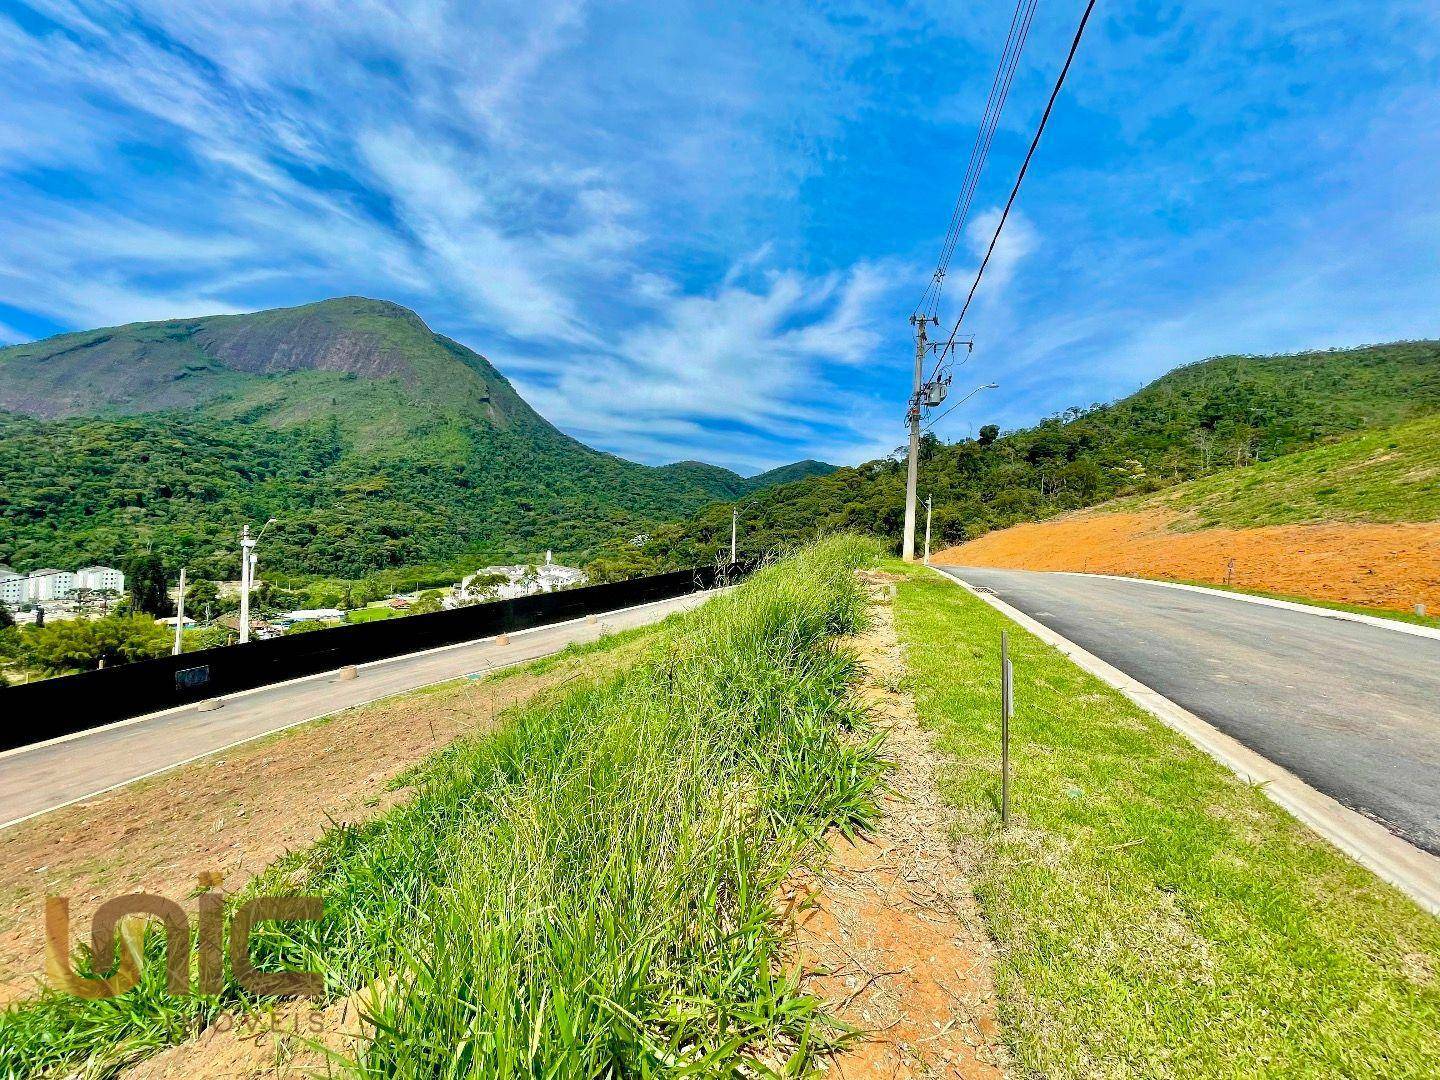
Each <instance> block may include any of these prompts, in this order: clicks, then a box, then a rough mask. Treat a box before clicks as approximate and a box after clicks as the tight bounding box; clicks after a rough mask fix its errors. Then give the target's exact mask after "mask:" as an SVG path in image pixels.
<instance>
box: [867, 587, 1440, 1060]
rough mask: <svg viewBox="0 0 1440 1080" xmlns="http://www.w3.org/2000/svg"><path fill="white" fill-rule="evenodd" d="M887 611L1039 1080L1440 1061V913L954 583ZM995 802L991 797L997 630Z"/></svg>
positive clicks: (1005, 1007) (1020, 1054)
mask: <svg viewBox="0 0 1440 1080" xmlns="http://www.w3.org/2000/svg"><path fill="white" fill-rule="evenodd" d="M896 613H897V621H898V627H899V631H900V634H901V638H902V641H903V642H904V644H905V647H906V651H907V655H908V658H909V663H910V668H911V671H912V673H913V685H914V690H915V692H916V698H917V701H918V704H919V708H920V714H921V716H922V718H923V720H924V721H925V722H926V723H927V724H929V725H930V726H931V727H932V728H933V729H934V730H935V731H937V732H938V734H939V739H940V746H941V747H942V748H943V750H944V751H946V752H947V753H948V754H949V755H952V757H953V761H952V762H950V764H949V765H948V766H942V774H941V775H942V786H943V789H944V791H945V792H946V794H947V797H948V798H949V799H951V800H953V802H954V804H955V806H956V807H957V808H958V812H959V814H960V818H961V827H960V832H959V834H958V839H959V843H960V844H961V846H962V848H963V849H965V850H966V851H967V852H968V853H969V854H970V855H971V856H972V857H973V860H972V861H973V866H974V873H975V882H976V888H977V892H978V895H979V898H980V902H981V905H982V907H983V910H984V915H985V919H986V921H987V923H988V925H989V927H990V930H991V932H992V934H993V935H994V936H995V938H996V940H997V941H998V943H999V947H1000V960H999V971H998V978H999V985H1000V989H1001V993H1002V1018H1003V1021H1004V1024H1005V1030H1006V1033H1007V1038H1008V1040H1009V1042H1010V1044H1011V1046H1012V1048H1013V1050H1014V1052H1015V1054H1016V1057H1017V1059H1018V1061H1019V1062H1020V1063H1021V1064H1022V1065H1023V1066H1024V1067H1025V1068H1026V1069H1029V1070H1033V1071H1034V1072H1035V1073H1037V1074H1043V1075H1046V1076H1049V1077H1055V1078H1058V1077H1085V1078H1087V1080H1088V1078H1093V1077H1121V1076H1125V1077H1129V1076H1146V1077H1185V1078H1186V1080H1198V1078H1201V1077H1238V1076H1246V1077H1252V1076H1274V1077H1280V1076H1284V1077H1299V1076H1317V1077H1318V1076H1325V1077H1415V1078H1417V1080H1418V1078H1420V1077H1433V1076H1435V1075H1437V1074H1440V920H1436V919H1435V918H1433V917H1432V916H1429V915H1427V914H1425V913H1424V912H1423V911H1421V910H1420V909H1419V908H1418V907H1416V906H1415V905H1414V904H1413V903H1412V902H1411V901H1410V900H1409V899H1408V898H1406V897H1404V896H1403V895H1401V894H1400V893H1399V892H1397V891H1395V890H1394V889H1391V888H1390V887H1389V886H1387V885H1384V884H1382V883H1381V882H1380V881H1379V880H1378V879H1376V878H1375V877H1374V876H1372V875H1371V874H1370V873H1369V872H1368V871H1366V870H1364V869H1362V868H1361V867H1360V866H1358V865H1357V864H1355V863H1353V862H1351V861H1350V860H1349V859H1347V858H1345V857H1344V856H1342V855H1341V854H1339V853H1338V852H1337V851H1335V850H1334V849H1333V848H1332V847H1330V846H1329V845H1328V844H1326V843H1325V842H1324V841H1322V840H1320V839H1318V838H1317V837H1315V836H1314V835H1312V834H1311V833H1309V832H1308V831H1307V830H1306V829H1304V828H1303V827H1302V826H1301V825H1299V824H1298V823H1297V822H1295V821H1294V820H1293V819H1291V818H1290V817H1289V816H1288V815H1287V814H1285V812H1284V811H1282V810H1280V809H1279V808H1278V807H1276V806H1275V805H1274V804H1272V803H1271V802H1269V801H1268V800H1267V799H1266V798H1265V797H1264V795H1263V794H1262V793H1261V792H1260V791H1259V790H1258V789H1256V788H1251V787H1247V786H1246V785H1244V784H1242V783H1240V782H1239V781H1238V780H1236V779H1235V778H1234V777H1233V776H1232V775H1231V774H1230V773H1229V772H1227V771H1226V770H1224V769H1223V768H1221V767H1220V766H1219V765H1217V764H1215V763H1214V762H1213V761H1211V760H1210V759H1209V758H1208V757H1206V756H1204V755H1203V754H1202V753H1200V752H1199V751H1198V750H1195V749H1194V748H1192V747H1191V746H1190V745H1189V744H1188V743H1187V742H1186V741H1185V740H1184V739H1182V738H1181V737H1180V736H1178V735H1176V734H1174V733H1173V732H1171V731H1170V730H1169V729H1168V728H1166V727H1164V726H1163V725H1162V724H1161V723H1160V722H1159V721H1158V720H1155V719H1153V718H1152V717H1150V716H1149V714H1147V713H1145V712H1143V711H1142V710H1140V709H1139V708H1138V707H1136V706H1134V705H1132V704H1131V703H1130V702H1129V701H1128V700H1126V699H1125V698H1124V697H1122V696H1121V695H1120V694H1119V693H1117V692H1115V691H1112V690H1111V689H1110V688H1109V687H1106V686H1105V685H1103V684H1102V683H1100V682H1099V681H1098V680H1097V679H1094V678H1092V677H1091V676H1089V675H1088V674H1086V673H1084V672H1082V671H1081V670H1080V669H1079V668H1077V667H1075V666H1074V665H1072V664H1071V663H1070V662H1069V661H1068V660H1066V659H1065V658H1064V657H1063V656H1062V655H1061V654H1060V653H1059V652H1057V651H1056V650H1054V649H1051V648H1049V647H1048V646H1045V645H1043V644H1042V643H1040V642H1039V641H1037V640H1036V639H1035V638H1033V637H1031V636H1030V635H1029V634H1027V633H1025V632H1024V631H1022V630H1020V629H1019V628H1018V627H1017V626H1015V625H1014V624H1013V623H1010V622H1009V620H1007V619H1005V618H1004V617H1003V616H1001V615H1000V614H998V613H997V612H995V611H993V610H992V609H991V608H989V607H988V606H986V605H985V604H983V603H982V602H981V601H980V600H978V599H976V598H974V597H973V596H971V595H969V594H968V593H966V592H965V591H964V590H963V589H960V588H958V587H956V586H955V585H953V584H951V583H948V582H946V581H943V580H941V579H940V578H939V577H938V576H934V575H932V574H930V573H929V572H926V571H920V570H915V571H911V572H910V573H909V579H908V580H907V581H905V582H904V583H902V585H901V586H900V592H899V598H898V600H897V604H896ZM1002 629H1008V630H1009V631H1010V642H1011V650H1012V654H1011V655H1012V658H1013V661H1014V664H1015V670H1016V679H1015V683H1016V688H1015V696H1016V719H1015V721H1014V724H1013V726H1012V738H1013V744H1012V751H1011V753H1012V767H1013V788H1012V791H1013V797H1014V817H1013V818H1012V824H1011V827H1010V828H1009V829H1008V830H1005V831H1002V830H1001V829H1000V827H999V825H998V820H997V819H998V813H997V810H996V807H997V805H998V797H999V783H998V777H997V759H998V728H999V720H998V717H999V692H998V675H997V672H998V667H999V642H1000V631H1001V630H1002Z"/></svg>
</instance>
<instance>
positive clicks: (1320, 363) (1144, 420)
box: [592, 341, 1440, 578]
mask: <svg viewBox="0 0 1440 1080" xmlns="http://www.w3.org/2000/svg"><path fill="white" fill-rule="evenodd" d="M1436 412H1440V342H1435V341H1420V342H1403V343H1398V344H1393V345H1379V346H1372V347H1367V348H1361V349H1351V350H1335V351H1328V352H1314V353H1301V354H1295V355H1288V356H1270V357H1257V356H1226V357H1218V358H1215V359H1211V360H1205V361H1202V362H1199V363H1195V364H1191V365H1188V366H1186V367H1182V368H1178V369H1176V370H1174V371H1172V372H1170V373H1169V374H1168V375H1166V376H1164V377H1163V378H1161V379H1158V380H1156V381H1155V382H1153V383H1151V384H1150V385H1149V386H1146V387H1145V388H1143V389H1142V390H1140V391H1138V392H1137V393H1135V394H1132V395H1131V396H1129V397H1127V398H1124V399H1122V400H1120V401H1116V402H1113V403H1111V404H1096V405H1091V406H1089V407H1088V408H1073V409H1069V410H1067V411H1065V412H1064V413H1061V414H1059V415H1057V416H1052V417H1050V418H1048V419H1046V420H1044V421H1043V422H1041V423H1039V424H1037V425H1035V426H1034V427H1029V428H1023V429H1019V430H1016V431H1011V432H1005V433H1001V432H1000V431H999V429H998V428H996V427H995V426H994V425H986V426H984V427H981V428H980V429H979V437H978V438H975V439H964V440H962V441H960V442H956V443H949V444H946V443H942V442H941V441H940V440H938V439H936V438H935V437H934V436H933V435H927V436H925V437H924V439H923V441H922V445H921V457H920V467H921V474H920V496H921V499H922V500H923V499H924V497H925V495H927V494H933V496H934V505H935V511H934V534H935V535H934V542H935V545H936V546H937V547H939V546H941V545H946V544H954V543H959V542H961V541H964V540H966V539H973V538H974V537H976V536H979V535H981V534H982V533H985V532H987V531H989V530H991V529H996V528H1004V527H1006V526H1009V525H1013V524H1016V523H1018V522H1021V521H1034V520H1039V519H1043V518H1046V517H1051V516H1053V515H1055V514H1058V513H1063V512H1065V511H1068V510H1075V509H1078V508H1081V507H1086V506H1092V505H1094V504H1096V503H1099V502H1102V501H1104V500H1106V499H1110V498H1113V497H1115V496H1119V495H1127V494H1136V493H1143V492H1148V491H1154V490H1158V489H1159V488H1162V487H1165V486H1168V485H1170V484H1173V483H1176V482H1178V481H1181V480H1186V479H1190V478H1192V477H1196V476H1200V475H1204V474H1207V473H1212V472H1216V471H1218V470H1223V469H1234V468H1240V467H1244V466H1246V465H1250V464H1253V463H1255V462H1257V461H1261V460H1269V459H1272V458H1275V457H1278V456H1280V455H1283V454H1288V453H1291V452H1293V451H1296V450H1300V449H1304V448H1306V447H1310V446H1314V445H1316V444H1317V443H1320V442H1323V441H1325V440H1327V439H1330V438H1334V437H1337V436H1341V435H1345V434H1348V433H1351V432H1355V431H1360V430H1363V429H1367V428H1375V427H1388V426H1390V425H1392V424H1395V423H1398V422H1400V421H1403V420H1406V419H1409V418H1412V417H1417V416H1423V415H1427V414H1431V413H1436ZM904 492H905V467H904V455H903V448H902V449H901V450H897V452H896V453H895V454H894V455H892V456H890V457H887V458H881V459H880V460H877V461H871V462H867V463H865V464H863V465H860V466H858V467H855V468H846V469H840V470H839V471H837V472H834V473H830V474H828V475H825V476H821V477H814V478H810V479H806V480H802V481H800V482H798V483H792V484H787V485H784V486H780V487H775V488H771V489H767V490H765V491H761V492H758V493H756V494H754V495H751V496H749V497H747V498H745V499H743V500H741V502H740V503H739V506H740V515H741V522H742V525H741V529H740V536H741V551H742V553H743V554H746V555H760V554H764V553H766V552H769V551H772V550H775V549H776V548H778V547H783V546H785V545H787V544H793V543H797V542H799V541H802V540H805V539H807V538H809V537H811V536H814V535H816V534H818V533H824V532H830V531H834V530H838V529H853V530H858V531H861V532H866V533H870V534H873V535H877V536H881V537H884V538H886V539H888V540H889V541H891V542H892V543H894V544H896V545H897V548H898V544H899V537H900V530H901V526H902V523H903V515H904ZM733 505H734V504H732V503H725V504H717V505H714V506H711V507H707V508H706V509H705V510H703V511H701V512H700V513H699V514H697V515H695V516H694V517H691V518H689V519H686V520H685V521H681V522H675V523H668V524H656V525H654V526H653V527H652V528H651V529H650V530H649V531H648V533H647V537H646V539H645V540H644V541H643V542H642V543H638V544H637V543H634V542H633V538H630V537H626V536H623V535H617V536H615V537H613V538H612V540H611V543H610V545H609V547H608V549H607V550H606V551H604V552H603V553H602V554H601V555H599V556H598V557H597V558H596V559H595V560H594V561H593V563H592V570H593V571H594V573H595V574H596V575H597V576H599V577H602V578H617V577H627V576H632V575H634V574H639V573H647V572H652V571H654V570H658V569H661V568H665V567H672V566H686V565H694V564H696V563H703V562H708V561H711V560H713V559H715V558H716V555H717V553H718V552H728V548H729V541H730V514H731V509H732V506H733Z"/></svg>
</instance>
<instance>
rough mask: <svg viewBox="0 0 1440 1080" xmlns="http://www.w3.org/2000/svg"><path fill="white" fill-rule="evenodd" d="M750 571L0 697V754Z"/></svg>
mask: <svg viewBox="0 0 1440 1080" xmlns="http://www.w3.org/2000/svg"><path fill="white" fill-rule="evenodd" d="M748 570H749V567H748V566H745V565H742V564H738V563H737V564H734V565H731V566H710V567H702V568H699V569H694V570H676V571H674V572H672V573H668V574H655V575H652V576H650V577H642V578H631V579H630V580H628V581H612V582H608V583H606V584H604V585H586V586H583V587H582V588H578V589H565V590H563V591H560V592H551V593H537V594H536V595H534V596H522V597H519V598H517V599H514V600H499V601H495V602H494V603H489V604H475V605H473V606H471V607H463V608H456V609H454V610H453V611H437V612H434V613H432V614H429V615H409V616H406V617H405V618H400V619H383V620H377V621H375V622H368V623H357V624H354V625H347V626H337V627H331V628H328V629H325V630H316V631H314V632H312V633H308V634H295V635H293V636H289V637H279V638H270V639H268V640H265V641H250V642H247V643H246V644H244V645H225V646H220V647H218V648H214V649H203V650H201V651H199V652H190V653H182V654H181V655H179V656H163V657H159V658H157V659H155V660H140V661H137V662H136V663H133V664H124V665H121V666H119V667H112V668H105V669H103V670H100V671H85V672H81V673H80V674H78V675H64V676H61V677H60V678H56V679H42V680H40V681H39V682H33V683H26V684H24V685H21V686H10V687H6V688H4V689H0V750H13V749H15V748H17V747H20V746H28V745H31V744H32V743H38V742H45V741H46V740H48V739H56V738H59V737H60V736H62V735H72V734H74V733H76V732H79V731H88V730H89V729H91V728H96V727H101V726H103V725H105V724H112V723H114V722H115V721H117V720H128V719H130V718H131V717H135V716H143V715H145V714H146V713H152V712H157V711H159V710H161V709H167V708H173V707H174V706H177V705H185V704H188V703H190V702H194V701H201V700H203V699H205V698H213V697H219V696H221V695H224V694H233V693H236V692H237V691H240V690H253V689H254V688H256V687H259V686H268V685H270V684H271V683H278V682H285V681H286V680H288V679H298V678H302V677H304V676H306V675H318V674H320V673H322V672H325V671H334V670H335V669H337V668H341V667H346V666H348V665H350V664H365V663H369V662H370V661H373V660H385V659H388V658H390V657H393V656H404V655H405V654H407V653H415V652H423V651H425V650H426V649H435V648H440V647H441V646H445V645H456V644H459V643H461V642H465V641H474V640H477V639H480V638H487V637H494V636H495V635H496V634H509V633H514V632H515V631H517V630H528V629H530V628H531V627H536V626H547V625H550V624H553V623H560V622H566V621H568V620H570V619H581V618H584V617H585V616H587V615H602V614H604V613H606V612H609V611H615V610H617V609H619V608H627V607H634V606H635V605H637V604H645V603H651V602H654V601H656V600H669V599H672V598H674V597H677V596H684V595H686V594H687V593H692V592H696V591H699V590H701V589H711V588H714V587H715V586H716V585H723V584H727V583H729V582H732V581H735V580H738V579H739V578H740V577H743V576H744V574H745V573H746V572H747V571H748Z"/></svg>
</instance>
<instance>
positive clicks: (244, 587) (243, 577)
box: [240, 525, 258, 645]
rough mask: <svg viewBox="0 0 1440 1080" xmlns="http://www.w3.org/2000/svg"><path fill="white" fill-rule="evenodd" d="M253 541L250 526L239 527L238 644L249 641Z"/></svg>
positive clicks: (253, 555)
mask: <svg viewBox="0 0 1440 1080" xmlns="http://www.w3.org/2000/svg"><path fill="white" fill-rule="evenodd" d="M255 539H258V538H254V539H252V538H251V536H250V526H249V525H242V526H241V527H240V644H241V645H244V644H245V642H247V641H249V640H250V568H251V560H252V559H253V558H254V557H255Z"/></svg>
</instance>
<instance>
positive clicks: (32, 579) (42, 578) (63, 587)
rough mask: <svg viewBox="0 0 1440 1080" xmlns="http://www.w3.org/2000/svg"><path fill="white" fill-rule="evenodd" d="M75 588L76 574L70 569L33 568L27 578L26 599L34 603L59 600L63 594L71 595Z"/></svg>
mask: <svg viewBox="0 0 1440 1080" xmlns="http://www.w3.org/2000/svg"><path fill="white" fill-rule="evenodd" d="M74 589H75V575H74V574H72V573H71V572H70V571H69V570H56V569H54V568H53V567H46V568H45V569H44V570H31V571H30V573H29V575H28V576H27V577H26V579H25V599H26V600H27V601H29V602H30V603H32V604H40V603H44V602H45V601H46V600H59V599H60V598H61V597H62V596H69V595H70V593H71V592H73V591H74Z"/></svg>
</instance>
